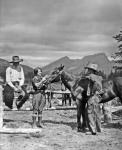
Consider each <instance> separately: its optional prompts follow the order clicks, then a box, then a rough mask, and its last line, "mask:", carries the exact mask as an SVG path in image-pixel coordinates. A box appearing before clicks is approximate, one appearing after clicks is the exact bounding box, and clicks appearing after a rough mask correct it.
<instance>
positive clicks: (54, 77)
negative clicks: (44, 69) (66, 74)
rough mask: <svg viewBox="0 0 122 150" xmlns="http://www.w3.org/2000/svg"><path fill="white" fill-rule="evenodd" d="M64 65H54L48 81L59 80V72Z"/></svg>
mask: <svg viewBox="0 0 122 150" xmlns="http://www.w3.org/2000/svg"><path fill="white" fill-rule="evenodd" d="M63 68H64V66H63V65H62V64H61V65H60V66H59V67H56V68H55V69H54V70H53V71H52V72H51V74H50V82H51V83H53V82H59V81H60V80H61V73H62V70H63Z"/></svg>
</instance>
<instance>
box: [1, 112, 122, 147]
mask: <svg viewBox="0 0 122 150" xmlns="http://www.w3.org/2000/svg"><path fill="white" fill-rule="evenodd" d="M31 115H32V112H29V111H6V112H5V115H4V126H6V127H13V128H20V127H25V128H31V122H32V119H31ZM121 149H122V110H120V111H119V112H116V113H114V114H113V122H112V123H110V124H104V123H102V133H99V134H98V135H96V136H95V135H86V134H85V133H81V132H77V125H76V110H53V111H49V110H48V111H44V112H43V129H42V132H41V133H33V134H32V133H31V134H1V135H0V150H121Z"/></svg>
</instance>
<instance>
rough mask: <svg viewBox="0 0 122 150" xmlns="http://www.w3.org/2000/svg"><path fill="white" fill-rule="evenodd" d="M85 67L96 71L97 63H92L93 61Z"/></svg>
mask: <svg viewBox="0 0 122 150" xmlns="http://www.w3.org/2000/svg"><path fill="white" fill-rule="evenodd" d="M85 68H88V69H92V70H94V71H98V65H97V64H93V63H89V64H88V65H87V67H85Z"/></svg>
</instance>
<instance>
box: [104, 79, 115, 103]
mask: <svg viewBox="0 0 122 150" xmlns="http://www.w3.org/2000/svg"><path fill="white" fill-rule="evenodd" d="M114 86H115V85H114V82H113V81H112V80H105V81H104V80H103V83H102V88H103V94H102V97H101V98H102V99H101V103H105V102H108V101H110V100H112V99H114V98H115V97H116V96H117V95H116V92H115V87H114Z"/></svg>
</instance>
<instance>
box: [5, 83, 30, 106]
mask: <svg viewBox="0 0 122 150" xmlns="http://www.w3.org/2000/svg"><path fill="white" fill-rule="evenodd" d="M22 90H23V91H24V92H25V95H24V96H22V95H20V96H19V97H18V100H17V101H18V103H17V108H18V109H19V108H21V107H22V105H23V104H24V103H25V102H26V100H27V99H28V98H29V94H28V93H27V92H26V89H25V88H24V86H22ZM13 100H14V90H13V88H12V87H10V86H9V85H8V84H7V85H6V86H5V87H4V90H3V102H4V103H5V105H6V106H8V107H9V108H10V109H12V108H13Z"/></svg>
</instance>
